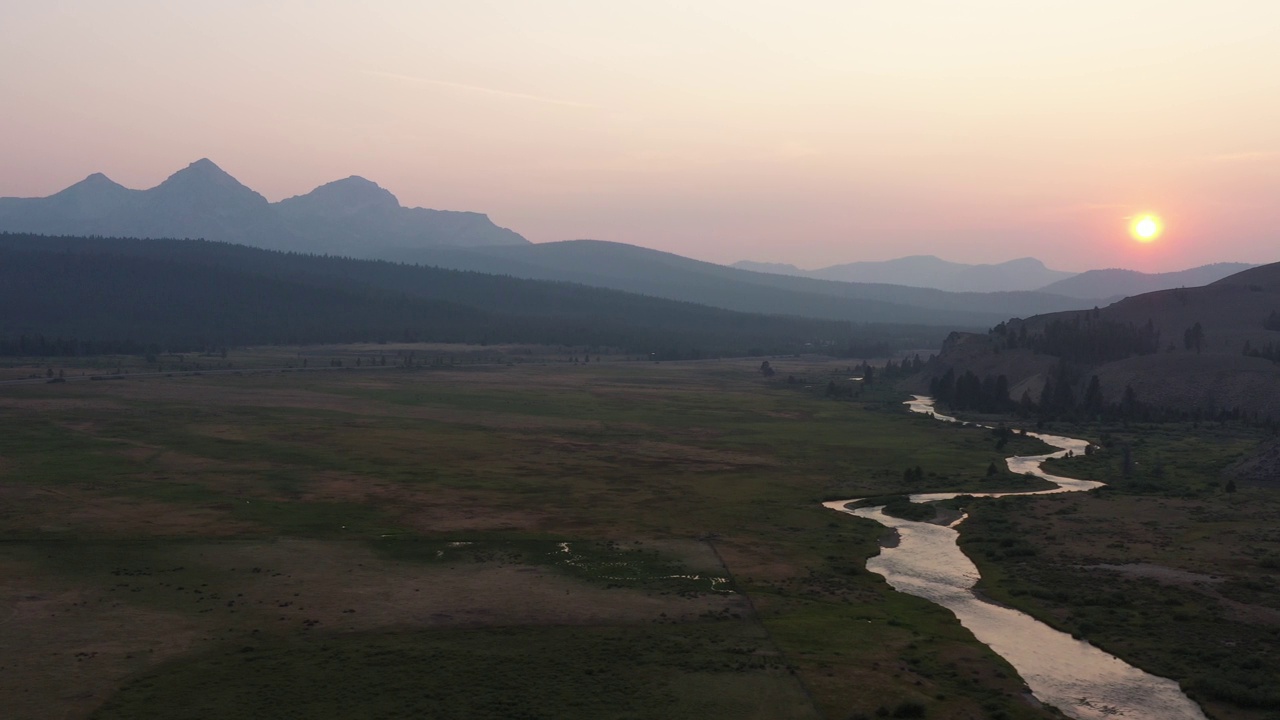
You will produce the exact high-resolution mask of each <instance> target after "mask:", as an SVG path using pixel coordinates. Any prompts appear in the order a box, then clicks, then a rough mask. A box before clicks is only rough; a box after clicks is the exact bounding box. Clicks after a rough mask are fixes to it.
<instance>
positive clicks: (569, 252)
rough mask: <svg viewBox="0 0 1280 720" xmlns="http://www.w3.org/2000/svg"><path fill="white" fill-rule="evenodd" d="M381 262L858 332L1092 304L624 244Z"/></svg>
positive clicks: (446, 253)
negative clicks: (839, 325) (733, 262)
mask: <svg viewBox="0 0 1280 720" xmlns="http://www.w3.org/2000/svg"><path fill="white" fill-rule="evenodd" d="M382 257H384V258H386V259H389V260H396V261H401V262H411V263H420V264H424V265H434V266H437V267H446V268H453V269H459V270H472V271H475V272H486V273H497V274H504V275H512V276H514V277H525V278H536V279H540V280H563V281H568V282H577V283H582V284H584V285H592V286H596V287H607V288H612V289H615V290H625V291H627V292H636V293H643V294H645V295H653V296H655V297H664V298H670V299H674V300H683V301H687V302H696V303H700V304H703V305H711V306H714V307H722V308H727V309H731V310H738V311H742V312H762V313H783V314H789V315H802V316H806V317H817V318H830V319H838V320H850V321H856V322H884V323H913V324H925V325H934V326H952V327H954V326H960V327H970V328H980V327H989V326H991V325H994V324H995V323H997V322H1000V321H1001V320H1003V319H1005V318H1007V317H1009V316H1011V315H1019V314H1022V315H1032V314H1036V313H1043V312H1052V311H1056V310H1063V309H1069V308H1083V307H1091V306H1093V305H1094V304H1096V302H1093V301H1086V300H1079V299H1075V298H1067V297H1064V296H1056V295H1049V294H1045V293H1035V292H1007V293H954V292H944V291H941V290H933V289H929V288H915V287H906V286H901V285H889V284H884V283H849V282H835V281H830V280H815V279H812V278H803V277H792V276H787V275H779V274H772V273H758V272H751V271H747V270H741V269H738V268H732V267H726V266H724V265H716V264H714V263H707V262H701V261H698V260H693V259H690V258H686V257H682V256H680V255H674V254H672V253H666V252H661V251H658V250H650V249H648V248H642V247H637V246H634V245H626V244H623V243H613V242H604V241H599V240H571V241H565V242H554V243H537V244H530V245H521V246H508V247H486V248H425V249H418V250H402V251H394V252H390V253H387V254H384V255H383V256H382Z"/></svg>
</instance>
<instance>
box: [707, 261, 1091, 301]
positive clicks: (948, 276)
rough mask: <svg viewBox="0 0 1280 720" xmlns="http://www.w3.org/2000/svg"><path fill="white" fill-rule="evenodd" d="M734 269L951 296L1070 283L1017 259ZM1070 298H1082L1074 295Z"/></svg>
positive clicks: (1060, 275)
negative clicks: (991, 262) (977, 262)
mask: <svg viewBox="0 0 1280 720" xmlns="http://www.w3.org/2000/svg"><path fill="white" fill-rule="evenodd" d="M733 267H736V268H739V269H742V270H751V271H754V272H764V273H776V274H779V275H794V276H797V277H807V278H813V279H817V280H836V281H840V282H862V283H884V284H889V285H906V286H908V287H920V288H933V289H936V290H949V291H952V292H1005V291H1014V290H1037V289H1039V288H1042V287H1044V286H1045V285H1048V284H1050V283H1053V282H1056V281H1059V280H1063V279H1066V278H1069V277H1071V276H1072V275H1073V274H1074V273H1069V272H1063V271H1061V270H1050V269H1049V268H1046V267H1045V266H1044V263H1042V262H1040V261H1039V260H1036V259H1035V258H1020V259H1018V260H1010V261H1008V262H1004V263H998V264H994V265H969V264H965V263H956V262H949V261H947V260H942V259H940V258H937V257H934V256H933V255H913V256H910V257H903V258H897V259H895V260H884V261H875V262H854V263H846V264H843V265H832V266H830V267H825V268H819V269H817V270H801V269H800V268H797V267H796V266H794V265H788V264H783V263H754V262H749V261H746V260H744V261H741V262H737V263H734V264H733ZM1058 294H1065V293H1058ZM1073 297H1085V296H1079V295H1074V296H1073ZM1087 297H1105V296H1101V295H1099V296H1087Z"/></svg>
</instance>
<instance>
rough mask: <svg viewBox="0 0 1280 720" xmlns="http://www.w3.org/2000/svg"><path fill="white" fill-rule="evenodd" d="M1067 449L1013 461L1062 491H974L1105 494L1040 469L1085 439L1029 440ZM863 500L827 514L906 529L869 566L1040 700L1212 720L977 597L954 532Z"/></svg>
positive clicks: (929, 403) (1104, 712)
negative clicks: (945, 614)
mask: <svg viewBox="0 0 1280 720" xmlns="http://www.w3.org/2000/svg"><path fill="white" fill-rule="evenodd" d="M907 405H908V406H910V408H911V410H912V411H913V412H918V413H925V414H928V415H931V416H933V417H935V418H937V419H939V420H942V421H945V422H957V420H956V419H955V418H953V417H948V416H946V415H942V414H940V413H937V412H934V409H933V400H932V399H931V398H927V397H922V396H919V395H917V396H915V399H914V400H911V401H909V402H908V403H907ZM1029 434H1030V435H1031V436H1032V437H1036V438H1039V439H1040V440H1043V441H1044V442H1045V443H1047V444H1049V445H1052V446H1054V447H1056V448H1059V450H1058V451H1057V452H1054V453H1050V454H1047V455H1036V456H1031V457H1017V456H1015V457H1011V458H1009V459H1008V461H1007V462H1008V465H1009V469H1010V470H1012V471H1013V472H1015V473H1019V474H1021V473H1026V472H1029V473H1032V474H1034V475H1036V476H1038V477H1042V478H1044V479H1046V480H1048V481H1050V482H1052V483H1055V484H1056V485H1057V487H1055V488H1052V489H1049V490H1040V491H1037V492H1032V493H965V494H969V495H972V496H975V497H1000V496H1002V495H1021V494H1026V495H1043V494H1048V493H1064V492H1080V491H1083V490H1090V489H1092V488H1096V487H1100V486H1101V485H1102V483H1100V482H1094V481H1092V480H1075V479H1071V478H1061V477H1056V476H1053V475H1049V474H1047V473H1045V472H1043V471H1042V470H1041V469H1040V463H1042V462H1044V461H1045V460H1048V459H1049V458H1055V457H1062V456H1064V455H1066V454H1067V452H1068V451H1073V452H1076V453H1080V452H1083V451H1084V449H1085V448H1086V447H1087V446H1088V443H1087V442H1086V441H1084V440H1076V439H1073V438H1067V437H1059V436H1056V435H1044V434H1038V433H1029ZM960 494H961V493H925V494H919V495H912V496H911V500H912V502H934V501H937V500H947V499H950V498H953V497H956V496H957V495H960ZM852 502H856V500H837V501H834V502H828V503H823V505H824V506H825V507H828V508H831V509H832V510H836V511H839V512H843V513H847V514H849V515H854V516H857V517H863V518H869V519H871V520H875V521H876V522H878V523H880V524H882V525H884V526H886V527H890V528H893V529H894V530H896V531H897V532H898V536H899V542H898V544H897V545H896V546H895V547H886V548H883V549H882V550H881V552H880V554H879V555H877V556H875V557H873V558H870V559H868V560H867V569H868V570H871V571H872V572H874V573H877V574H879V575H882V576H884V578H885V580H887V581H888V582H889V585H891V586H892V587H893V588H894V589H895V590H897V591H899V592H904V593H907V594H909V595H915V596H917V597H922V598H924V599H926V600H929V601H930V602H934V603H937V604H938V605H941V606H943V607H945V608H947V609H948V610H950V611H951V612H953V613H955V615H956V617H957V618H959V620H960V624H962V625H964V626H965V627H966V628H968V629H969V631H970V632H972V633H973V634H974V636H975V637H977V638H978V640H979V641H981V642H983V643H985V644H986V645H988V646H990V647H991V649H992V650H994V651H995V652H996V653H997V654H999V655H1000V656H1001V657H1003V658H1004V659H1005V660H1008V661H1009V663H1010V664H1011V665H1013V667H1014V669H1016V670H1017V671H1018V674H1019V675H1021V676H1022V679H1023V680H1024V681H1026V683H1027V686H1028V687H1029V688H1030V689H1031V693H1032V695H1034V696H1035V697H1036V699H1038V700H1040V701H1041V702H1043V703H1045V704H1046V705H1052V706H1054V707H1056V708H1058V709H1059V710H1061V711H1062V712H1063V713H1065V714H1066V715H1068V716H1070V717H1073V718H1079V719H1080V720H1095V719H1102V718H1116V717H1122V718H1127V719H1130V720H1133V719H1139V720H1184V719H1185V720H1205V715H1204V713H1203V712H1201V710H1200V708H1199V706H1197V705H1196V704H1195V703H1194V702H1193V701H1192V700H1191V699H1189V698H1188V697H1187V696H1186V695H1184V694H1183V693H1182V690H1181V689H1180V688H1179V687H1178V684H1177V683H1176V682H1174V681H1172V680H1168V679H1166V678H1162V677H1156V676H1155V675H1150V674H1148V673H1145V672H1143V671H1141V670H1139V669H1137V668H1135V667H1133V666H1132V665H1129V664H1127V663H1125V662H1124V661H1123V660H1120V659H1119V658H1116V657H1114V656H1112V655H1108V654H1107V653H1105V652H1103V651H1101V650H1099V649H1098V648H1096V647H1094V646H1092V645H1090V644H1089V643H1087V642H1084V641H1082V640H1076V639H1073V638H1072V637H1071V636H1070V635H1067V634H1066V633H1063V632H1059V631H1058V630H1054V629H1053V628H1051V627H1049V626H1048V625H1045V624H1044V623H1041V622H1039V621H1038V620H1035V619H1034V618H1032V617H1031V616H1030V615H1026V614H1025V613H1021V612H1018V611H1017V610H1013V609H1011V608H1007V607H1003V606H1000V605H995V604H993V603H991V602H988V601H985V600H983V599H981V598H980V597H978V596H977V595H976V594H975V593H974V591H973V586H974V585H975V584H976V583H977V582H978V579H979V575H978V568H977V567H976V566H974V564H973V562H972V561H970V560H969V558H968V557H967V556H966V555H965V554H964V553H963V552H961V551H960V548H959V546H957V545H956V539H957V538H958V537H959V533H958V532H957V531H956V529H955V527H956V526H957V525H959V524H960V523H961V522H963V521H964V518H963V517H962V518H960V520H957V521H956V522H955V523H953V524H952V525H951V526H949V527H944V526H941V525H935V524H932V523H922V522H912V521H910V520H901V519H899V518H895V517H890V516H888V515H885V514H884V512H882V511H883V508H882V507H867V508H857V509H852V510H851V509H848V508H847V507H846V505H848V504H850V503H852Z"/></svg>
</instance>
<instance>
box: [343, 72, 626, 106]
mask: <svg viewBox="0 0 1280 720" xmlns="http://www.w3.org/2000/svg"><path fill="white" fill-rule="evenodd" d="M365 74H366V75H373V76H376V77H384V78H391V79H393V80H402V81H404V82H411V83H419V84H422V85H438V86H440V87H449V88H457V89H459V90H470V91H471V92H478V93H484V94H486V95H497V96H499V97H509V98H515V99H517V100H532V101H534V102H540V103H547V104H549V105H563V106H565V107H578V108H592V109H595V110H599V109H601V107H600V106H599V105H593V104H591V103H584V102H578V101H576V100H560V99H558V98H549V97H542V96H541V95H529V94H527V93H518V92H511V91H510V90H499V89H497V88H490V87H484V86H481V85H467V84H465V83H456V82H450V81H448V80H435V79H432V78H423V77H416V76H413V75H401V74H400V73H389V72H382V71H381V70H366V71H365Z"/></svg>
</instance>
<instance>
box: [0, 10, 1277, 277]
mask: <svg viewBox="0 0 1280 720" xmlns="http://www.w3.org/2000/svg"><path fill="white" fill-rule="evenodd" d="M797 6H799V7H797ZM690 8H696V9H690ZM4 16H5V21H4V23H3V24H0V68H3V69H0V97H3V98H4V102H3V106H0V195H19V196H37V195H47V194H50V193H52V192H55V191H57V190H59V189H61V188H63V187H65V186H67V185H69V184H71V183H73V182H76V181H78V180H80V179H82V178H83V177H84V176H86V175H88V174H89V173H91V172H97V171H101V172H105V173H106V174H107V175H109V176H110V177H112V178H113V179H115V180H116V181H117V182H120V183H122V184H124V185H127V186H129V187H151V186H153V185H155V184H157V183H159V182H160V181H162V180H163V179H164V178H165V177H166V176H167V175H169V174H170V173H172V172H174V171H175V170H178V169H179V168H181V167H183V166H185V165H186V164H187V163H189V162H191V161H193V160H196V159H198V158H201V157H209V158H210V159H212V160H213V161H214V162H216V163H218V164H219V165H220V166H221V167H222V168H223V169H225V170H226V171H228V172H229V173H231V174H232V175H234V176H236V177H237V178H239V179H240V181H241V182H243V183H245V184H246V185H248V186H249V187H252V188H254V189H255V190H257V191H259V192H261V193H262V194H264V195H266V196H267V197H268V198H269V199H271V200H279V199H281V198H284V197H288V196H290V195H295V194H299V193H304V192H307V191H309V190H310V189H312V188H313V187H315V186H316V185H319V184H321V183H323V182H327V181H330V180H334V179H338V178H341V177H346V176H347V175H352V174H356V175H362V176H364V177H367V178H369V179H371V180H374V181H376V182H378V183H379V184H381V185H382V186H384V187H386V188H387V189H389V190H391V191H392V192H394V193H395V194H396V195H397V196H398V197H399V198H400V200H401V202H402V203H404V204H406V205H420V206H425V207H434V208H441V209H453V210H476V211H480V212H486V213H488V214H489V215H490V217H492V218H493V220H494V221H495V222H497V223H498V224H500V225H504V226H507V227H510V228H512V229H514V230H516V231H518V232H520V233H522V234H523V235H525V236H526V237H528V238H529V239H530V240H533V241H535V242H544V241H552V240H566V239H574V238H597V239H603V240H616V241H621V242H628V243H634V244H637V245H643V246H646V247H652V248H658V249H662V250H668V251H672V252H677V253H680V254H683V255H688V256H691V257H696V258H700V259H705V260H711V261H715V262H732V261H735V260H740V259H751V260H759V261H773V262H793V263H796V264H798V265H801V266H803V267H817V266H822V265H829V264H834V263H841V262H851V261H855V260H877V259H887V258H892V257H899V256H902V255H910V254H935V255H939V256H941V257H944V258H947V259H951V260H960V261H968V262H995V261H1001V260H1007V259H1011V258H1015V257H1023V256H1028V255H1030V256H1035V257H1039V258H1041V259H1042V260H1044V261H1045V262H1046V263H1048V264H1049V265H1050V266H1052V267H1057V268H1061V269H1067V270H1082V269H1087V268H1090V267H1114V266H1123V267H1132V268H1135V269H1141V270H1149V271H1153V270H1172V269H1180V268H1183V267H1189V266H1193V265H1199V264H1204V263H1208V262H1215V261H1249V262H1273V261H1277V260H1280V202H1277V200H1278V199H1280V43H1277V42H1276V38H1277V37H1280V3H1276V2H1272V1H1271V0H1256V1H1252V2H1244V1H1235V2H1233V1H1231V0H1218V1H1216V2H1207V1H1205V2H1169V0H1162V1H1160V2H1147V1H1145V0H1107V1H1106V2H1095V1H1093V0H1075V1H1074V2H1049V1H1047V0H1046V1H1042V2H1025V1H1021V0H1020V1H1014V0H1008V1H994V0H993V1H987V2H972V3H956V2H951V1H950V0H934V1H924V0H921V1H916V2H893V3H890V2H854V1H853V0H845V1H843V2H807V3H794V2H792V3H783V2H764V1H759V0H756V1H752V0H701V1H699V2H674V0H672V1H668V2H663V1H661V0H646V1H644V2H639V1H635V2H632V1H630V0H619V1H618V2H599V0H543V1H541V2H518V1H515V0H506V1H499V0H494V1H491V2H479V1H477V2H466V3H445V2H426V1H422V0H417V1H414V0H381V1H380V2H375V3H355V2H338V1H336V0H329V1H327V2H326V1H311V2H304V1H303V0H281V1H278V2H271V3H264V2H259V1H256V0H221V1H219V2H211V1H210V2H200V3H196V2H190V3H188V2H183V3H175V2H160V1H142V0H117V1H116V2H111V3H102V2H93V1H91V0H79V1H77V0H64V1H58V0H39V1H36V0H10V1H9V2H7V3H6V6H5V11H4ZM1143 211H1149V212H1155V213H1158V214H1159V215H1161V216H1162V217H1163V218H1164V220H1165V222H1166V224H1167V231H1166V233H1165V235H1164V236H1163V237H1162V238H1161V240H1160V241H1159V242H1157V243H1153V244H1152V245H1150V246H1139V245H1137V244H1136V243H1134V242H1133V241H1131V240H1130V239H1129V238H1128V234H1127V223H1128V221H1127V218H1128V217H1130V216H1132V215H1133V214H1135V213H1138V212H1143Z"/></svg>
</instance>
